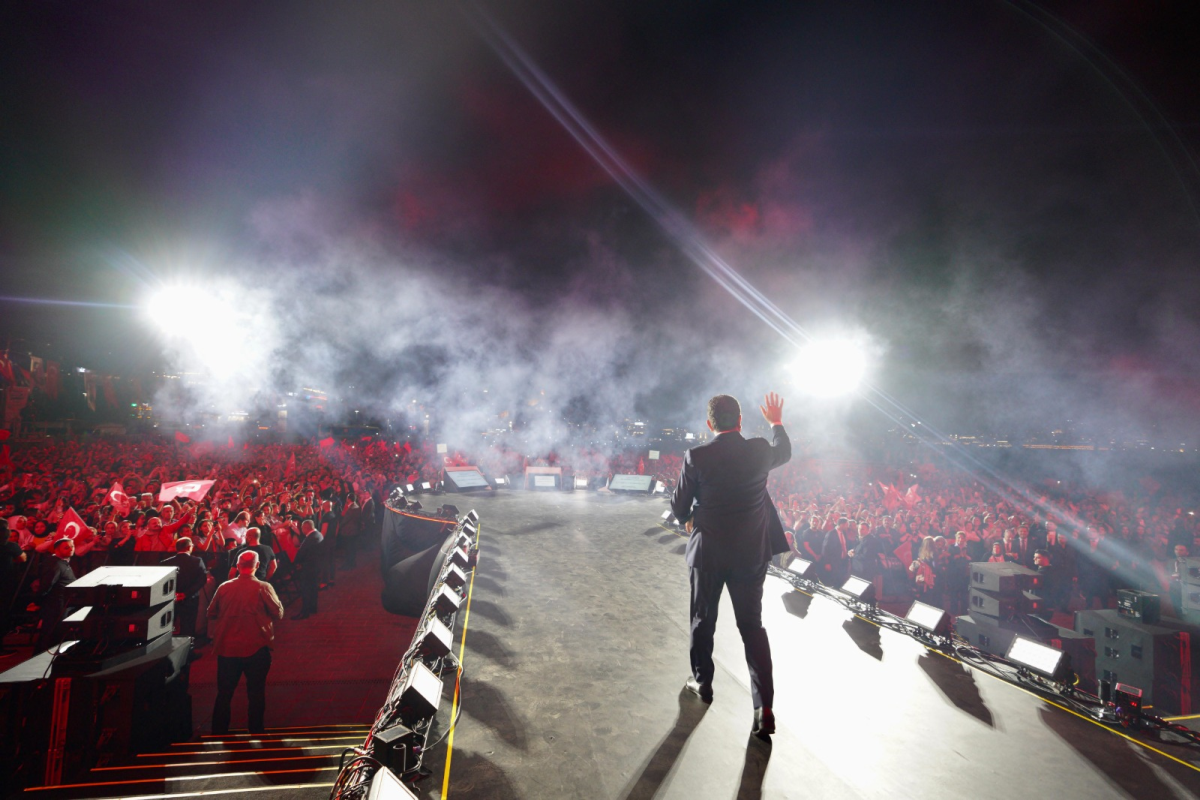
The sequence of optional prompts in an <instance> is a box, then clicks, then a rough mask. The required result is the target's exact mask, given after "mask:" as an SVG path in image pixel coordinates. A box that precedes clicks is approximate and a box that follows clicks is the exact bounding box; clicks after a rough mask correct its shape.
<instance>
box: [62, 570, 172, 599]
mask: <svg viewBox="0 0 1200 800" xmlns="http://www.w3.org/2000/svg"><path fill="white" fill-rule="evenodd" d="M177 573H178V570H177V569H176V568H175V567H100V568H99V569H96V570H93V571H91V572H89V573H88V574H87V575H84V576H83V577H82V578H80V579H79V580H77V581H74V582H72V583H70V584H68V585H67V588H66V592H65V596H66V598H67V605H69V606H99V607H101V608H114V607H136V608H149V607H150V606H157V605H161V604H163V603H166V602H168V601H170V600H174V599H175V577H176V574H177Z"/></svg>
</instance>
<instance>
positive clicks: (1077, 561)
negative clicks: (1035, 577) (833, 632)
mask: <svg viewBox="0 0 1200 800" xmlns="http://www.w3.org/2000/svg"><path fill="white" fill-rule="evenodd" d="M824 466H825V469H823V468H822V465H820V464H819V463H817V462H815V461H812V460H808V461H805V460H798V461H793V462H792V463H791V464H788V465H786V466H785V467H783V468H781V469H779V470H776V471H775V472H773V473H772V481H771V490H772V496H773V498H774V499H775V501H776V504H777V507H778V510H779V513H780V517H781V520H782V521H783V523H784V526H785V528H786V529H787V530H788V533H789V539H790V542H791V544H792V554H791V557H801V558H804V559H806V560H809V561H812V562H813V563H814V565H815V569H816V574H817V575H818V576H819V577H820V579H821V580H822V581H823V582H826V583H829V584H831V585H840V584H841V583H843V582H844V581H845V579H846V578H847V577H849V576H850V575H857V576H859V577H863V578H867V579H870V580H877V581H878V583H879V587H880V589H881V590H882V592H883V594H884V595H889V596H898V597H900V598H902V599H907V598H911V597H915V598H919V599H922V600H923V601H925V602H928V603H930V604H931V605H935V606H938V607H940V608H943V609H945V610H946V611H949V612H950V613H952V614H955V615H958V614H963V613H966V611H967V609H968V593H969V592H968V590H969V582H970V564H971V563H972V562H982V561H988V562H1010V563H1015V564H1020V565H1023V566H1025V567H1028V568H1030V569H1032V570H1036V571H1038V572H1040V573H1041V574H1042V576H1043V577H1042V580H1041V581H1040V588H1039V591H1040V592H1041V594H1042V600H1043V609H1042V610H1044V611H1045V612H1046V613H1047V614H1051V613H1054V612H1063V613H1065V612H1067V611H1070V610H1077V609H1079V608H1088V607H1109V606H1112V605H1113V604H1114V603H1115V600H1116V591H1117V590H1118V589H1138V590H1142V591H1148V592H1152V593H1155V594H1168V595H1170V596H1171V597H1172V598H1173V599H1174V600H1176V602H1177V599H1178V598H1177V594H1178V593H1177V584H1178V576H1179V569H1180V563H1181V562H1180V559H1183V558H1186V557H1187V556H1189V555H1190V554H1193V553H1195V552H1196V546H1195V534H1196V517H1195V515H1194V514H1193V513H1192V512H1191V511H1190V510H1188V509H1187V508H1186V505H1185V502H1186V501H1184V500H1183V499H1181V498H1178V497H1173V496H1171V495H1169V494H1158V493H1157V492H1155V491H1151V490H1145V491H1143V492H1140V493H1138V494H1137V495H1135V496H1126V495H1125V494H1124V493H1122V492H1104V493H1102V492H1098V491H1095V490H1087V489H1082V488H1078V487H1068V486H1064V485H1063V484H1061V483H1058V482H1054V483H1055V485H1054V486H1053V487H1052V488H1051V487H1048V486H1040V487H1039V486H1036V485H1031V484H1024V485H1010V484H1000V483H998V482H994V481H993V482H985V481H983V480H981V479H979V478H978V477H977V476H971V475H967V474H965V473H962V472H951V471H947V470H939V469H936V468H935V467H933V466H932V465H924V466H923V467H921V468H920V469H919V474H917V473H913V472H909V471H907V470H895V469H887V468H881V467H879V466H877V465H871V464H840V465H837V468H836V470H830V469H829V468H828V465H824ZM830 471H836V473H837V475H836V479H835V480H830V479H829V477H828V475H827V473H828V472H830ZM831 485H836V487H837V488H836V489H834V488H830V486H831ZM1154 488H1155V487H1154V486H1153V484H1151V485H1150V489H1154Z"/></svg>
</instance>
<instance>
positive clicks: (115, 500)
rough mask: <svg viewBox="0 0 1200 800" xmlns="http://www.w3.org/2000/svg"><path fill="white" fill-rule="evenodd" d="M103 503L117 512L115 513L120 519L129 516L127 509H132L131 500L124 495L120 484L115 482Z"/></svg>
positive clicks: (123, 489)
mask: <svg viewBox="0 0 1200 800" xmlns="http://www.w3.org/2000/svg"><path fill="white" fill-rule="evenodd" d="M104 501H105V502H106V503H108V504H109V505H110V506H112V507H113V508H115V509H116V510H117V513H118V514H120V515H121V516H122V517H124V516H126V515H127V514H129V509H130V508H132V507H133V498H131V497H130V496H129V495H127V494H125V488H124V487H123V486H121V482H120V481H117V482H116V483H114V484H113V485H112V488H111V489H109V490H108V497H105V498H104Z"/></svg>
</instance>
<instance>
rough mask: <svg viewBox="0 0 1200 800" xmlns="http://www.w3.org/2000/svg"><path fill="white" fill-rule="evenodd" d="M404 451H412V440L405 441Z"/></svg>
mask: <svg viewBox="0 0 1200 800" xmlns="http://www.w3.org/2000/svg"><path fill="white" fill-rule="evenodd" d="M404 452H406V453H411V452H412V442H405V443H404Z"/></svg>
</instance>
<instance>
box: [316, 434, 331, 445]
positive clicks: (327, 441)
mask: <svg viewBox="0 0 1200 800" xmlns="http://www.w3.org/2000/svg"><path fill="white" fill-rule="evenodd" d="M317 444H319V445H321V447H333V437H332V436H328V437H326V438H324V439H322V440H321V441H319V442H318V443H317Z"/></svg>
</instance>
